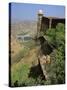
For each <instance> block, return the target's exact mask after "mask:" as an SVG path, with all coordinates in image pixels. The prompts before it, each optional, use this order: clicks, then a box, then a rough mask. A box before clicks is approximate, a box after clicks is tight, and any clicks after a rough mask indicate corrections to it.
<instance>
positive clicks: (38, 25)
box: [37, 10, 43, 38]
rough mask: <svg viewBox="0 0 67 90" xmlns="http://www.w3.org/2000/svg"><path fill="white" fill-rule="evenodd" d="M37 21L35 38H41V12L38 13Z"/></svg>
mask: <svg viewBox="0 0 67 90" xmlns="http://www.w3.org/2000/svg"><path fill="white" fill-rule="evenodd" d="M37 15H38V20H37V38H39V37H40V36H41V23H42V17H43V11H42V10H39V11H38V14H37Z"/></svg>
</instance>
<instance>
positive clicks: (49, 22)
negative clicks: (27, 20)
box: [41, 16, 65, 30]
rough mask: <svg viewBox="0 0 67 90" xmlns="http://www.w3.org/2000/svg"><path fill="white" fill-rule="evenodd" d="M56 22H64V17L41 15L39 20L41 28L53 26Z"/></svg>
mask: <svg viewBox="0 0 67 90" xmlns="http://www.w3.org/2000/svg"><path fill="white" fill-rule="evenodd" d="M58 23H63V24H65V18H58V17H45V16H43V17H42V21H41V30H43V29H44V30H45V29H48V28H55V27H56V25H57V24H58Z"/></svg>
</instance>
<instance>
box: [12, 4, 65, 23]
mask: <svg viewBox="0 0 67 90" xmlns="http://www.w3.org/2000/svg"><path fill="white" fill-rule="evenodd" d="M39 9H42V10H43V13H44V16H54V17H65V7H64V6H56V5H42V4H41V5H40V4H24V3H12V4H11V19H12V20H13V21H15V20H19V21H20V20H36V19H37V11H38V10H39Z"/></svg>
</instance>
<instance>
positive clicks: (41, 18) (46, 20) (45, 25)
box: [37, 10, 65, 37]
mask: <svg viewBox="0 0 67 90" xmlns="http://www.w3.org/2000/svg"><path fill="white" fill-rule="evenodd" d="M58 23H63V24H65V18H59V17H46V16H45V15H43V11H42V10H39V12H38V22H37V36H38V37H39V36H40V35H41V31H46V30H47V29H49V28H56V25H57V24H58Z"/></svg>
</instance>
